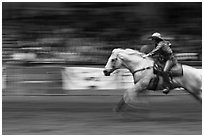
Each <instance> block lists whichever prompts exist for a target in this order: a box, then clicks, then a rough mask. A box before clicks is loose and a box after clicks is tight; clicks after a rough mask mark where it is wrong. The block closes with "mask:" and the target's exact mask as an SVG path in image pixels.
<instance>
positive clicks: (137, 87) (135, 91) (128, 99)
mask: <svg viewBox="0 0 204 137" xmlns="http://www.w3.org/2000/svg"><path fill="white" fill-rule="evenodd" d="M149 81H150V79H149V78H143V79H141V80H140V81H139V82H137V83H136V84H134V85H133V86H132V87H131V88H129V89H127V90H126V91H125V93H124V95H123V97H122V99H121V100H120V102H119V103H118V104H117V106H116V107H115V108H114V111H116V112H119V111H120V110H121V109H122V108H124V107H125V106H126V105H127V104H129V105H130V104H134V103H136V102H138V101H139V100H138V95H139V93H141V92H142V91H144V90H146V88H147V86H148V84H149Z"/></svg>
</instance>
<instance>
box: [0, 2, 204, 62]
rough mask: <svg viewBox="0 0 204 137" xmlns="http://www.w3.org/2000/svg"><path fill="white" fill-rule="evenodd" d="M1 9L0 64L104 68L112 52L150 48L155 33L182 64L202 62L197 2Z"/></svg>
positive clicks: (21, 4)
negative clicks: (169, 44) (164, 39)
mask: <svg viewBox="0 0 204 137" xmlns="http://www.w3.org/2000/svg"><path fill="white" fill-rule="evenodd" d="M2 6H3V13H2V15H3V22H2V23H3V27H2V28H3V39H2V40H3V44H2V45H3V52H2V54H3V63H5V62H10V63H11V62H12V63H14V62H15V63H17V62H18V63H20V62H21V61H22V62H23V61H27V62H29V61H30V63H31V62H32V63H44V62H50V63H51V62H52V63H54V62H55V63H63V64H64V63H65V64H77V65H80V64H86V65H87V64H94V65H104V64H105V63H106V61H107V59H108V57H109V55H110V53H111V51H112V49H114V48H116V47H121V48H133V49H137V50H140V48H141V47H142V46H143V45H150V46H151V45H152V43H151V42H150V41H148V40H147V37H148V36H150V35H151V34H152V33H154V32H160V33H161V34H162V35H163V36H164V37H167V38H169V40H170V41H171V42H172V45H173V46H172V48H173V50H174V52H175V53H185V54H184V56H185V55H186V56H187V55H188V57H185V58H182V59H181V60H191V62H196V63H197V64H199V65H200V64H201V57H202V50H201V49H202V38H201V37H202V3H201V2H200V3H199V2H197V3H193V2H189V3H188V2H186V3H183V2H182V3H179V2H176V3H173V2H172V3H168V2H165V3H158V2H157V3H151V2H148V3H139V2H136V3H123V2H113V3H111V2H110V3H103V2H100V3H98V2H96V3H93V2H85V3H79V2H77V3H71V2H67V3H57V2H56V3H42V2H40V3H32V2H29V3H24V2H19V3H13V2H9V3H5V2H4V3H3V4H2ZM186 53H190V54H186ZM192 53H193V54H192ZM189 56H190V57H189ZM188 63H190V62H188ZM190 64H192V63H190ZM197 64H196V65H197Z"/></svg>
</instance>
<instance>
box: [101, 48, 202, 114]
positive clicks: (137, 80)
mask: <svg viewBox="0 0 204 137" xmlns="http://www.w3.org/2000/svg"><path fill="white" fill-rule="evenodd" d="M142 55H144V54H143V53H141V52H139V51H137V50H132V49H125V50H124V49H120V48H118V49H114V50H113V51H112V54H111V56H110V57H109V59H108V62H107V63H106V66H105V69H104V71H103V72H104V74H105V75H106V76H109V75H110V74H111V73H112V72H113V71H115V70H117V69H120V68H127V69H128V70H129V71H130V72H131V73H132V74H133V79H134V86H133V87H131V88H129V89H127V90H126V91H125V92H124V95H123V98H122V99H121V101H120V102H119V103H118V105H117V107H116V111H119V110H120V109H121V108H122V107H123V106H124V105H126V104H130V105H131V104H134V103H135V102H136V101H137V99H138V98H137V97H138V94H139V93H141V92H143V91H145V90H147V89H151V86H150V85H151V84H150V83H151V82H152V80H153V81H154V80H155V79H156V78H158V76H157V75H156V74H154V69H153V66H154V60H153V59H152V58H150V57H148V58H143V57H142ZM180 66H181V65H180ZM173 69H174V68H172V70H173ZM181 69H183V71H182V75H181V76H176V77H173V79H172V81H173V85H172V87H173V88H178V87H182V88H184V89H185V90H186V91H187V92H189V93H190V94H191V95H193V96H194V97H195V98H196V99H197V100H199V101H200V102H202V71H201V70H199V69H196V68H193V67H190V66H187V65H182V67H181ZM157 83H158V84H156V87H155V88H154V90H159V89H162V88H163V78H162V77H161V76H159V78H158V79H157Z"/></svg>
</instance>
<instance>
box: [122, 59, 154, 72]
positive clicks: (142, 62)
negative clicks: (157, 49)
mask: <svg viewBox="0 0 204 137" xmlns="http://www.w3.org/2000/svg"><path fill="white" fill-rule="evenodd" d="M123 66H124V67H126V68H127V69H128V70H129V71H130V72H134V71H135V70H139V69H142V68H145V67H149V66H153V60H150V59H148V58H147V59H143V58H141V59H137V61H136V59H135V60H134V58H132V59H129V60H126V61H124V62H123Z"/></svg>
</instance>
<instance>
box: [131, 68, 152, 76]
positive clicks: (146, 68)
mask: <svg viewBox="0 0 204 137" xmlns="http://www.w3.org/2000/svg"><path fill="white" fill-rule="evenodd" d="M151 68H153V66H149V67H146V68H142V69H138V70H135V71H133V72H132V75H133V76H134V74H135V73H137V72H140V71H144V70H146V69H151Z"/></svg>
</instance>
